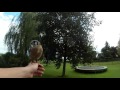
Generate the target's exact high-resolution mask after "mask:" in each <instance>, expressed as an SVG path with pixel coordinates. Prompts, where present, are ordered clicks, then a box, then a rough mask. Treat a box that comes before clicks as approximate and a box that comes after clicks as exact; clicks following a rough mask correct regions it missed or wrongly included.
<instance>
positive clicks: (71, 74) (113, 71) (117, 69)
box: [40, 61, 120, 78]
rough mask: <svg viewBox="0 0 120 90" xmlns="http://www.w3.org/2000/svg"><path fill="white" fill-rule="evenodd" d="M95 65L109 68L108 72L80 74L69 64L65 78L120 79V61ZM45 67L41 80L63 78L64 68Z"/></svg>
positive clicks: (52, 65)
mask: <svg viewBox="0 0 120 90" xmlns="http://www.w3.org/2000/svg"><path fill="white" fill-rule="evenodd" d="M93 65H100V66H107V67H108V70H107V72H103V73H96V74H95V73H94V74H85V73H78V72H75V71H74V69H71V65H70V64H69V63H67V65H66V76H65V77H64V78H120V61H112V62H97V63H93ZM44 67H45V72H44V74H43V76H42V77H40V78H61V77H60V76H61V75H62V66H61V67H60V69H56V68H55V65H54V64H49V65H48V66H46V65H44Z"/></svg>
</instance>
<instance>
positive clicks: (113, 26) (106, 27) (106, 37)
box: [94, 12, 120, 52]
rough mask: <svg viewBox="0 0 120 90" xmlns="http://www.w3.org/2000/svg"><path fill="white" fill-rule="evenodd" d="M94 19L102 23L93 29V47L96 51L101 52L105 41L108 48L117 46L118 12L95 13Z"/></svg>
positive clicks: (119, 22)
mask: <svg viewBox="0 0 120 90" xmlns="http://www.w3.org/2000/svg"><path fill="white" fill-rule="evenodd" d="M96 18H97V19H98V20H102V21H103V22H102V24H101V25H100V26H96V27H95V28H94V32H95V34H94V38H95V41H94V45H95V46H97V51H99V52H100V51H101V48H103V47H104V46H105V42H106V41H108V43H109V44H110V46H117V43H118V40H119V37H120V26H119V24H120V12H97V13H96Z"/></svg>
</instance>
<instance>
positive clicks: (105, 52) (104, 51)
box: [101, 41, 112, 59]
mask: <svg viewBox="0 0 120 90" xmlns="http://www.w3.org/2000/svg"><path fill="white" fill-rule="evenodd" d="M110 49H111V48H110V45H109V43H108V42H107V41H106V42H105V47H103V48H102V49H101V52H102V54H103V57H104V58H105V59H110V58H112V55H111V50H110Z"/></svg>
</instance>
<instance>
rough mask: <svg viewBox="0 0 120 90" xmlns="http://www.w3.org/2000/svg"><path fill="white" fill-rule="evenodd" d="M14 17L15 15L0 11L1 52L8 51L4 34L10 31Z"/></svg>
mask: <svg viewBox="0 0 120 90" xmlns="http://www.w3.org/2000/svg"><path fill="white" fill-rule="evenodd" d="M13 17H14V16H13V15H5V14H4V12H0V53H6V52H7V46H6V45H5V44H4V36H5V34H6V33H7V32H8V31H9V26H10V23H11V20H12V18H13Z"/></svg>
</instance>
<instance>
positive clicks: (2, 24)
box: [0, 12, 120, 53]
mask: <svg viewBox="0 0 120 90" xmlns="http://www.w3.org/2000/svg"><path fill="white" fill-rule="evenodd" d="M19 14H20V12H0V53H6V52H7V46H6V45H5V44H4V36H5V34H6V33H7V32H8V30H9V26H10V22H11V20H12V18H13V17H14V16H16V17H17V16H18V15H19ZM95 17H96V19H97V20H102V24H101V25H100V26H95V27H94V28H93V34H94V47H96V51H98V52H100V51H101V48H103V47H104V46H105V42H106V41H108V43H109V44H110V46H117V43H118V40H119V38H120V25H119V24H120V12H96V14H95Z"/></svg>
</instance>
